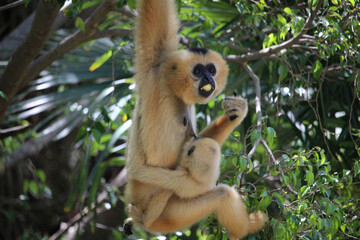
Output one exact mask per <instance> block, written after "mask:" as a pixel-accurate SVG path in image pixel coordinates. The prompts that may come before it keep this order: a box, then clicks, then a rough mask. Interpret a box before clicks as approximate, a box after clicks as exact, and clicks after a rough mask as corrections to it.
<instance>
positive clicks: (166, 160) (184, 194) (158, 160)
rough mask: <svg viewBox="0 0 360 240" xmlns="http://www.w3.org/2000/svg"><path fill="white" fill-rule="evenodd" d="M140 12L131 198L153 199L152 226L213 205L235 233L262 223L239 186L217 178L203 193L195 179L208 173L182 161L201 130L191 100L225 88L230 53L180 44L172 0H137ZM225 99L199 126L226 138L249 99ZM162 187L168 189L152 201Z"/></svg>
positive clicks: (144, 202) (193, 216)
mask: <svg viewBox="0 0 360 240" xmlns="http://www.w3.org/2000/svg"><path fill="white" fill-rule="evenodd" d="M138 13H139V17H138V20H137V25H136V31H135V44H136V57H135V71H136V75H135V80H136V86H137V91H138V99H137V102H136V106H135V110H134V115H133V124H132V128H131V130H130V133H129V137H128V143H127V149H126V156H127V163H126V167H127V170H128V184H127V187H126V192H125V201H126V203H127V204H126V205H129V204H130V206H131V205H132V206H135V207H136V208H137V209H138V210H140V211H145V212H146V211H147V210H148V206H149V203H150V205H151V208H154V209H157V213H156V214H153V216H150V217H149V218H148V219H150V220H147V223H148V225H150V226H148V227H146V230H148V231H151V232H161V233H167V232H172V231H175V230H179V229H182V228H185V227H187V226H189V225H191V224H194V223H195V222H197V221H199V220H201V219H202V218H204V217H206V216H208V215H209V214H210V213H212V212H214V213H216V215H217V217H218V220H219V223H220V224H221V225H222V226H224V227H225V228H226V230H227V231H228V234H229V236H230V237H231V238H232V239H236V238H241V237H243V236H245V235H247V234H248V233H251V232H255V231H257V230H259V229H261V228H262V227H263V226H264V223H265V222H266V220H267V217H266V215H265V214H263V213H262V212H258V213H256V214H251V215H249V214H248V213H247V210H246V207H245V205H244V204H243V202H242V200H241V197H240V195H239V194H238V192H237V191H236V190H235V189H233V188H231V187H229V186H226V185H222V184H219V185H217V186H215V187H213V188H212V189H211V190H209V191H207V192H205V193H204V192H203V191H204V190H203V186H202V184H199V182H198V181H197V180H196V179H201V177H202V175H201V176H196V178H193V177H191V176H190V175H189V173H188V171H186V170H184V169H182V168H181V167H179V168H177V165H178V162H179V159H180V157H181V156H183V154H184V151H186V150H184V149H185V148H184V147H183V146H184V144H185V143H186V142H188V141H189V140H191V139H192V138H193V137H194V136H195V132H196V131H195V125H196V124H195V110H194V107H193V104H195V103H207V102H208V101H210V99H212V98H213V97H214V96H216V95H217V94H219V93H220V92H221V91H222V90H223V88H224V86H225V84H226V78H227V75H228V67H227V65H226V63H225V61H224V60H223V58H222V57H221V56H220V55H219V54H218V53H216V52H214V51H211V50H207V49H203V48H192V49H187V50H180V51H178V50H177V49H178V42H179V41H178V38H177V36H176V34H177V31H178V22H177V19H176V16H177V14H176V9H175V3H174V1H173V0H139V1H138ZM222 106H223V108H224V110H225V114H224V115H222V116H221V117H219V118H218V119H217V120H215V121H214V122H213V123H211V124H210V125H209V126H208V127H206V128H205V129H204V130H203V131H202V132H200V134H199V136H200V137H201V138H211V139H213V140H215V141H216V142H217V143H218V144H219V145H220V146H221V145H222V143H223V142H224V141H225V139H226V138H227V137H228V136H229V134H231V132H232V131H233V129H234V128H235V127H236V126H237V125H239V124H240V123H241V121H242V120H243V118H244V117H245V116H246V114H247V101H246V100H244V99H242V98H240V97H227V98H225V99H224V100H223V103H222ZM199 143H201V141H200V142H199ZM195 153H196V149H195ZM199 158H200V160H201V161H204V160H206V159H202V158H201V156H199ZM210 160H213V159H210ZM210 160H209V161H210ZM194 161H197V160H196V159H194ZM202 174H203V173H202ZM206 174H211V171H209V172H208V173H206ZM206 174H205V175H206ZM167 191H171V194H170V193H166V192H167ZM200 193H203V194H200ZM158 195H160V196H161V195H162V196H164V195H166V196H167V197H166V196H165V197H164V198H161V199H160V200H159V201H152V199H153V197H155V199H156V198H158V197H157V196H158ZM149 209H150V208H149ZM130 212H131V209H130ZM150 212H151V210H150ZM151 222H153V223H152V224H151ZM149 223H150V224H149ZM138 224H141V223H138Z"/></svg>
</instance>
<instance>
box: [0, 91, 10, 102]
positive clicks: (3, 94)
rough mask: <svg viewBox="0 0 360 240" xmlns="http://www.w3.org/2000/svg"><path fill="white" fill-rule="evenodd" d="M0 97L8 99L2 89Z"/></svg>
mask: <svg viewBox="0 0 360 240" xmlns="http://www.w3.org/2000/svg"><path fill="white" fill-rule="evenodd" d="M0 97H2V98H4V99H5V100H9V98H8V97H7V96H6V94H5V93H3V92H2V91H0Z"/></svg>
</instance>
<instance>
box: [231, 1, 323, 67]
mask: <svg viewBox="0 0 360 240" xmlns="http://www.w3.org/2000/svg"><path fill="white" fill-rule="evenodd" d="M322 3H323V0H320V1H319V2H318V4H317V6H316V8H315V9H314V10H312V11H311V14H310V17H309V18H308V19H307V20H306V22H305V25H304V27H303V28H302V29H301V31H300V32H299V33H298V34H297V35H296V36H294V37H292V38H291V39H289V40H287V41H285V42H282V43H280V44H278V45H275V46H271V47H268V48H265V49H262V50H260V51H257V52H251V53H245V54H242V55H240V56H238V55H228V56H226V57H225V58H226V60H227V61H229V62H233V63H241V64H242V63H244V62H248V61H253V60H257V59H260V58H266V57H268V56H270V55H273V54H275V53H278V52H280V51H281V50H283V49H287V48H290V47H292V46H293V45H294V44H297V43H299V41H300V39H301V37H302V36H303V35H304V34H305V33H306V32H307V31H308V30H309V29H310V27H311V25H312V22H313V21H314V19H315V17H316V16H317V12H318V11H319V9H320V7H321V6H322Z"/></svg>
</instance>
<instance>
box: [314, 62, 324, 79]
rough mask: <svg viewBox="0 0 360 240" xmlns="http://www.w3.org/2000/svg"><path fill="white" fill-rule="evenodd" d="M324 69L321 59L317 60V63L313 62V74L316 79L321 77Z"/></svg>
mask: <svg viewBox="0 0 360 240" xmlns="http://www.w3.org/2000/svg"><path fill="white" fill-rule="evenodd" d="M322 70H323V65H322V64H321V62H320V60H316V62H315V64H313V66H312V71H313V75H314V77H315V79H316V80H319V79H320V76H321V73H322Z"/></svg>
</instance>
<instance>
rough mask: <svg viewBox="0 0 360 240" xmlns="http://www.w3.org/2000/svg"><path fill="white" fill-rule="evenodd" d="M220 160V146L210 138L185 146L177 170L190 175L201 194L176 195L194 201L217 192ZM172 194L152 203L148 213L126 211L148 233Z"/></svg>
mask: <svg viewBox="0 0 360 240" xmlns="http://www.w3.org/2000/svg"><path fill="white" fill-rule="evenodd" d="M220 157H221V156H220V146H219V144H218V143H217V142H216V141H214V140H212V139H211V138H202V139H198V138H196V139H195V140H191V141H189V142H188V143H186V144H185V146H184V150H183V152H182V156H181V158H180V161H179V164H178V166H177V167H176V169H178V170H183V171H185V172H187V173H188V176H187V177H188V178H193V179H194V180H195V181H194V183H195V184H198V185H201V187H202V189H201V190H202V191H191V190H192V189H190V190H188V189H186V191H185V192H184V193H180V192H177V195H178V196H179V197H181V198H191V197H196V196H199V195H201V194H203V193H206V192H207V191H209V190H211V189H212V188H214V187H215V185H216V181H217V179H218V178H219V175H220ZM173 194H174V192H172V191H169V190H162V191H160V192H158V193H157V194H156V195H154V196H153V197H152V198H151V199H150V200H149V202H148V205H147V207H146V209H145V210H141V209H139V208H138V207H136V206H134V205H131V204H129V206H128V209H127V211H128V213H129V215H130V216H131V217H132V219H133V222H134V223H135V224H137V225H139V226H141V227H142V228H144V229H148V228H149V227H151V225H152V223H153V222H154V221H155V220H156V219H157V218H158V217H159V216H160V214H161V213H162V211H163V210H164V208H165V206H166V203H167V201H168V199H169V198H170V197H171V196H172V195H173ZM159 203H163V205H162V206H161V205H160V204H159Z"/></svg>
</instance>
